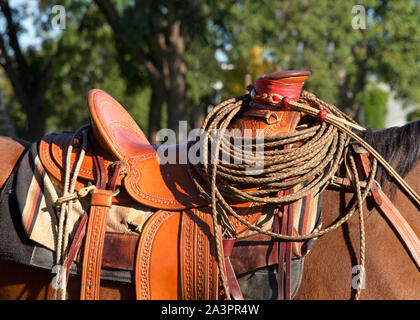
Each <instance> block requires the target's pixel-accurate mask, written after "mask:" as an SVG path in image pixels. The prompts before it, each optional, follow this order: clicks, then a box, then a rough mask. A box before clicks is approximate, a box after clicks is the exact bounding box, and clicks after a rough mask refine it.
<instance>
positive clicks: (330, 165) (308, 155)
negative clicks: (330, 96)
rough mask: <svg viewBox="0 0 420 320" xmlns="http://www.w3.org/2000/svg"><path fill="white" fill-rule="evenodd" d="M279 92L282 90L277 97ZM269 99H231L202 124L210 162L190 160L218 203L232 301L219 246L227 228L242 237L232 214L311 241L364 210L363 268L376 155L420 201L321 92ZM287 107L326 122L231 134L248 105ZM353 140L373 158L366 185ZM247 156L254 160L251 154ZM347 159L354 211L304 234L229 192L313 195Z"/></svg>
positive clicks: (279, 198)
mask: <svg viewBox="0 0 420 320" xmlns="http://www.w3.org/2000/svg"><path fill="white" fill-rule="evenodd" d="M272 96H275V99H273V97H272ZM260 98H261V97H260ZM265 98H266V101H268V102H269V104H270V105H269V106H267V105H259V104H257V103H255V102H254V101H253V100H252V96H251V95H245V96H241V97H238V98H233V99H229V100H226V101H224V102H222V103H221V104H219V105H218V106H216V107H215V108H214V109H213V110H212V111H211V112H210V113H209V114H208V115H207V117H206V119H205V121H204V123H203V126H202V128H201V129H202V130H203V131H204V132H205V133H206V135H205V139H204V142H203V143H204V148H203V150H204V151H203V155H202V157H203V160H204V161H203V162H202V164H197V165H190V168H189V172H190V175H191V178H192V179H193V181H194V183H195V185H196V187H197V188H198V189H199V191H200V192H201V193H202V194H203V195H204V196H206V197H207V198H208V200H209V202H210V203H211V205H212V214H213V223H214V232H215V241H216V250H217V261H218V266H219V273H220V278H221V282H222V285H223V289H224V291H225V292H226V296H227V298H228V299H229V298H230V297H229V288H228V286H227V279H226V275H225V274H224V270H223V267H222V265H223V264H222V259H223V253H222V249H221V245H220V237H221V236H220V235H221V233H223V234H225V235H228V236H234V235H236V229H235V227H234V226H233V225H232V223H231V222H230V220H229V218H228V216H229V215H231V216H233V217H235V218H236V219H237V220H239V221H240V222H241V223H242V224H244V225H246V226H247V227H248V228H249V229H250V230H254V231H257V232H259V233H262V234H265V235H268V236H271V237H273V238H274V239H278V240H284V241H304V240H307V239H311V238H318V237H320V236H322V235H324V234H326V233H328V232H330V231H332V230H335V229H337V228H338V227H340V226H341V225H342V224H343V223H345V222H346V221H347V220H349V219H350V218H351V217H352V216H353V214H354V213H355V212H356V211H358V212H359V226H360V263H361V265H362V267H364V264H365V235H364V233H365V231H364V219H363V206H362V205H363V202H364V201H365V199H366V197H367V196H368V194H369V191H370V188H371V186H372V184H373V183H374V177H375V173H376V168H377V161H378V162H380V163H381V164H382V165H384V167H385V169H386V170H387V171H389V172H390V174H391V176H393V177H394V178H395V179H396V180H397V181H398V182H399V183H400V184H401V185H402V186H403V187H404V188H407V189H408V193H409V194H410V195H412V197H413V198H414V199H415V200H416V201H417V202H418V203H419V204H420V197H419V196H418V195H417V194H415V192H414V191H413V190H412V189H411V188H410V187H409V186H408V185H407V184H406V183H405V181H404V180H403V179H402V178H401V177H399V175H398V174H397V173H396V172H395V170H394V169H393V168H392V167H391V166H390V165H389V164H387V163H386V161H385V160H384V159H383V158H382V157H381V156H380V155H379V154H378V153H377V152H376V151H375V150H374V149H373V148H372V147H371V146H369V145H368V144H367V143H366V142H365V141H364V140H363V139H361V138H360V137H359V136H358V135H357V134H355V133H354V132H353V131H352V130H357V131H365V130H366V129H365V128H363V127H361V126H360V125H358V124H357V123H356V122H355V121H354V120H352V119H351V118H350V117H348V116H347V115H346V114H344V113H343V112H342V111H340V110H339V109H337V108H336V107H335V106H332V105H330V104H328V103H326V102H324V101H322V100H320V99H318V98H317V97H316V96H315V95H313V94H311V93H309V92H306V91H303V92H302V94H301V97H300V99H299V101H298V102H294V101H290V100H289V99H287V97H283V96H280V95H277V94H273V95H268V96H267V97H265ZM285 105H287V106H286V107H287V109H288V110H293V111H298V112H303V113H305V114H307V115H309V116H311V117H313V118H315V119H317V120H318V121H319V122H318V123H315V124H313V125H312V126H306V127H302V128H298V130H297V131H296V132H294V133H289V134H282V135H280V136H267V137H237V136H232V135H230V134H229V131H228V127H229V125H230V124H231V122H232V119H234V118H235V117H236V116H237V115H239V114H240V112H241V111H242V110H244V109H245V108H246V107H248V106H251V107H254V108H262V109H268V110H270V109H275V110H278V106H282V107H285ZM215 130H216V131H217V130H218V131H222V132H223V133H225V132H226V133H227V134H219V135H214V134H212V132H214V131H215ZM235 139H242V145H245V144H250V145H251V148H249V150H251V152H250V151H249V150H248V152H246V151H244V150H242V152H238V148H237V147H236V146H235V145H233V144H232V140H235ZM258 139H260V141H258ZM261 140H262V141H261ZM352 140H355V141H356V142H358V143H360V144H361V145H362V146H363V147H365V149H366V150H367V151H368V152H370V153H371V155H372V156H373V161H372V164H371V168H372V170H371V174H370V176H369V177H368V181H367V184H366V187H365V188H364V190H363V191H362V187H361V184H360V181H359V178H358V171H357V169H356V165H355V161H354V158H353V154H352V152H351V151H350V150H349V149H348V146H349V145H350V143H351V141H352ZM296 142H300V145H299V144H298V145H295V146H294V147H293V148H285V146H287V145H290V144H293V143H296ZM258 143H263V146H264V151H263V153H262V154H261V155H259V156H258V155H257V156H256V155H255V153H253V152H252V150H257V144H258ZM210 144H213V145H214V144H216V150H215V152H213V153H212V154H209V152H208V149H209V148H208V147H209V145H210ZM250 155H251V156H253V161H251V163H250V162H249V156H250ZM247 156H248V159H246V158H247ZM222 159H230V160H231V161H230V162H229V163H226V162H225V163H224V162H223V161H221V160H222ZM344 159H347V161H346V162H345V163H346V164H347V163H349V168H348V170H349V171H350V172H351V173H352V174H351V178H352V183H353V186H354V188H355V196H356V200H357V201H356V203H355V205H354V206H353V207H352V208H351V209H350V210H349V212H348V213H347V214H345V215H344V216H343V217H342V218H341V219H339V220H338V221H337V222H336V223H334V224H332V225H330V226H328V227H326V228H325V229H323V230H320V231H313V232H312V233H309V234H306V235H301V236H287V235H283V234H279V233H274V232H271V231H267V230H263V229H261V228H259V227H257V226H255V225H253V224H250V223H249V222H248V221H246V220H245V219H243V218H242V217H241V216H240V215H238V214H237V213H236V212H235V210H233V208H232V207H231V206H230V205H229V204H228V201H227V200H226V198H229V199H237V200H241V201H246V202H259V203H276V204H279V203H288V202H293V201H296V200H299V199H301V198H303V197H305V196H307V195H309V194H316V193H319V192H322V191H323V190H324V189H325V188H326V187H327V186H328V185H329V184H330V183H331V181H332V180H333V177H334V174H335V173H336V172H337V170H338V168H339V166H340V165H341V163H342V161H343V160H344ZM215 160H218V161H215ZM238 160H239V161H238ZM245 160H248V161H245ZM257 163H260V164H261V163H262V164H263V169H262V172H261V173H260V174H257V175H249V172H250V171H249V170H250V168H251V167H252V166H253V165H256V164H257ZM247 173H248V174H247ZM308 178H313V179H312V180H311V181H310V182H309V183H306V184H305V185H304V187H303V188H300V189H299V190H298V191H296V192H291V193H289V192H285V193H283V195H278V191H281V190H288V189H291V188H293V187H294V186H296V185H299V184H301V183H303V182H305V181H307V180H308ZM201 181H204V183H205V184H206V185H207V189H205V188H204V187H203V186H202V182H201ZM406 185H407V186H408V187H407V186H406ZM244 186H246V190H244V189H243V188H241V187H244ZM410 189H411V190H410ZM208 190H210V192H208ZM360 292H361V287H360V285H359V287H358V288H357V292H356V296H355V298H356V299H358V298H359V296H360Z"/></svg>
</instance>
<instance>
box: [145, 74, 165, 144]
mask: <svg viewBox="0 0 420 320" xmlns="http://www.w3.org/2000/svg"><path fill="white" fill-rule="evenodd" d="M156 82H157V81H154V84H153V85H152V97H151V99H150V107H149V120H148V121H149V128H148V129H149V130H148V133H149V134H148V138H149V141H150V143H151V144H153V145H157V144H158V142H157V141H156V133H157V132H158V131H159V129H160V126H161V119H162V104H163V102H164V90H163V87H162V85H159V83H156Z"/></svg>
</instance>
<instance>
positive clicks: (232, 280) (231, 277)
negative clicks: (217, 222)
mask: <svg viewBox="0 0 420 320" xmlns="http://www.w3.org/2000/svg"><path fill="white" fill-rule="evenodd" d="M235 241H236V239H223V255H224V256H225V268H226V276H227V281H228V286H229V291H230V295H231V296H232V298H233V299H234V300H244V297H243V295H242V291H241V288H240V287H239V283H238V279H236V275H235V271H234V270H233V266H232V262H231V261H230V255H231V254H232V249H233V246H234V244H235Z"/></svg>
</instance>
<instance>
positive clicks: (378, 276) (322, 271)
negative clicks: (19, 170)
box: [0, 121, 420, 299]
mask: <svg viewBox="0 0 420 320" xmlns="http://www.w3.org/2000/svg"><path fill="white" fill-rule="evenodd" d="M365 139H366V140H367V141H368V142H369V143H370V144H371V145H372V146H373V147H375V148H376V149H377V150H378V151H380V152H381V153H382V155H383V156H384V157H385V159H386V160H388V161H389V162H390V163H391V164H392V165H393V166H394V167H395V168H396V169H397V171H398V172H399V173H400V174H401V175H403V176H405V179H406V181H407V182H408V183H409V184H410V185H411V186H412V187H413V188H414V190H416V191H417V192H419V191H420V161H419V160H420V121H417V122H413V123H410V124H408V125H406V126H403V127H401V128H390V129H387V130H383V131H379V132H373V133H372V132H368V133H367V134H366V136H365ZM377 180H380V181H381V184H382V185H383V187H384V191H385V192H386V193H387V194H388V196H389V197H390V198H391V199H392V202H393V203H394V204H395V206H396V207H397V208H398V209H399V210H400V212H401V213H402V214H403V216H404V217H405V219H406V220H407V221H408V222H409V224H410V225H411V227H412V228H413V229H414V231H415V232H416V234H420V214H419V208H418V207H416V206H415V205H413V203H412V202H411V201H410V200H408V199H407V197H406V196H405V194H404V193H403V192H402V191H401V190H399V189H398V188H396V187H395V185H394V184H393V183H392V181H390V179H389V178H387V176H386V174H384V173H383V171H381V170H379V172H378V174H377ZM12 189H13V174H12V176H11V178H10V179H9V180H8V182H7V184H6V186H5V187H4V188H3V190H2V197H1V207H0V210H1V212H2V213H1V216H3V220H4V219H6V218H7V219H10V221H11V224H12V225H13V226H14V227H15V228H16V232H15V231H11V232H10V234H14V233H16V236H15V237H16V239H17V240H19V241H21V242H22V243H23V245H24V246H26V247H27V248H28V250H30V249H31V246H32V245H33V244H32V243H31V242H30V241H29V240H27V239H25V236H24V234H23V232H22V230H20V229H21V227H20V226H19V220H18V218H17V216H16V215H17V214H18V212H17V210H16V206H15V204H14V203H13V201H14V198H13V196H12V195H13V192H9V191H10V190H12ZM351 198H352V196H351V194H349V193H345V192H337V191H333V190H327V191H325V192H324V195H323V200H322V212H323V225H324V226H327V225H329V224H331V223H333V222H334V221H337V220H338V218H339V217H340V216H341V215H342V214H343V213H344V212H345V211H346V208H347V207H348V206H349V203H351ZM6 209H8V212H4V210H6ZM9 212H10V216H9V215H8V213H9ZM365 212H366V215H365V221H366V224H365V228H366V264H365V268H366V282H365V286H364V288H365V289H363V290H362V292H361V297H360V298H361V299H419V298H420V273H419V270H418V269H417V267H416V265H415V264H414V263H413V260H412V259H411V257H410V256H409V254H408V253H407V251H406V250H405V248H404V246H403V245H402V244H401V242H400V240H399V239H398V236H397V235H396V234H395V233H394V231H393V229H392V227H391V226H390V225H389V224H388V222H387V221H386V219H385V218H384V217H383V216H382V214H381V213H380V212H379V211H377V210H376V208H375V207H373V206H372V205H371V204H370V203H369V202H367V203H366V204H365ZM4 216H7V217H6V218H4ZM3 220H1V221H0V222H3ZM11 238H13V236H11ZM9 240H10V239H9ZM17 240H16V241H17ZM0 241H6V240H5V239H0ZM358 257H359V225H358V219H357V217H356V216H354V217H353V218H351V219H350V220H349V221H348V222H347V223H345V224H344V225H343V226H342V227H340V228H339V229H337V230H335V231H332V232H330V233H328V234H326V235H325V236H322V237H321V238H320V239H318V240H317V242H316V243H315V246H314V248H313V249H312V250H311V251H310V252H309V254H308V255H307V256H306V257H305V265H304V271H303V279H302V282H301V285H300V288H299V291H298V294H297V296H296V297H295V298H296V299H349V298H354V294H355V290H354V289H355V288H354V285H353V287H352V284H353V283H354V281H355V280H356V279H357V278H356V276H357V274H358V270H357V265H359V261H358ZM0 274H1V276H0V299H49V298H52V295H53V290H52V287H51V279H52V277H53V275H52V274H51V273H50V272H49V271H47V270H42V269H37V268H33V267H29V266H25V265H23V264H19V263H16V262H11V261H6V260H2V261H0ZM260 289H261V290H267V289H269V288H264V287H261V288H260ZM79 293H80V277H76V276H74V277H70V279H69V284H68V298H69V299H79ZM100 297H101V299H134V298H135V290H134V287H133V286H131V285H128V284H121V283H116V282H111V281H106V280H103V281H101V296H100Z"/></svg>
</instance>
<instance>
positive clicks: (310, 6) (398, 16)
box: [224, 0, 420, 121]
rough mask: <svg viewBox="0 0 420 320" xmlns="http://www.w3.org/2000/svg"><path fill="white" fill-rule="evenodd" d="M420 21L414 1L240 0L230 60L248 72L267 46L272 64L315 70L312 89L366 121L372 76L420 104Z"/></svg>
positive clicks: (230, 34)
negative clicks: (255, 53) (365, 98)
mask: <svg viewBox="0 0 420 320" xmlns="http://www.w3.org/2000/svg"><path fill="white" fill-rule="evenodd" d="M361 9H364V10H361ZM360 19H362V20H360ZM363 19H365V20H364V22H365V23H361V22H363ZM419 20H420V7H419V6H418V1H415V0H411V1H377V0H366V1H331V0H316V1H315V0H306V1H292V0H285V1H275V2H273V1H266V0H262V1H259V2H258V3H257V2H255V1H250V0H242V1H237V5H236V6H235V7H234V8H233V9H232V10H231V16H230V19H229V21H228V22H227V24H228V25H227V30H228V32H227V34H228V37H227V41H226V42H225V43H226V45H225V49H224V51H225V52H226V57H228V61H227V62H228V63H232V64H233V65H235V67H236V68H241V67H240V65H241V63H239V64H238V62H240V61H244V62H245V63H244V64H243V65H244V66H245V69H248V70H249V64H248V65H247V66H246V63H247V62H249V57H250V54H251V49H252V47H253V45H259V46H264V48H265V51H264V53H263V54H262V56H263V57H265V59H266V61H270V62H272V63H276V64H277V66H278V69H283V70H285V69H306V70H310V71H311V72H312V75H311V77H309V79H308V81H307V83H306V89H307V90H310V91H312V92H314V93H315V94H316V95H317V96H319V97H320V98H322V99H324V100H327V101H329V102H330V103H333V104H336V105H337V106H338V107H340V108H342V109H343V111H345V112H346V113H347V114H349V115H350V116H351V117H353V118H355V119H357V120H359V121H362V120H363V112H362V110H363V109H362V107H363V103H362V100H361V99H360V97H359V96H360V95H361V94H362V93H363V92H364V91H365V90H366V89H367V85H368V83H369V82H368V79H369V77H370V76H372V75H375V76H376V78H377V81H378V82H384V83H387V84H389V85H390V87H391V89H392V90H394V91H395V92H396V95H397V97H398V98H401V99H403V100H405V101H407V102H411V103H416V104H420V91H419V90H418V89H417V88H418V87H419V85H420V64H419V63H418V62H419V61H420V51H419V50H418V48H417V44H418V43H419V41H420V28H419V27H418V21H419ZM365 27H366V28H365ZM272 71H276V70H272ZM240 73H241V74H243V73H244V72H240ZM260 75H261V73H260ZM242 81H243V80H241V82H242Z"/></svg>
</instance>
